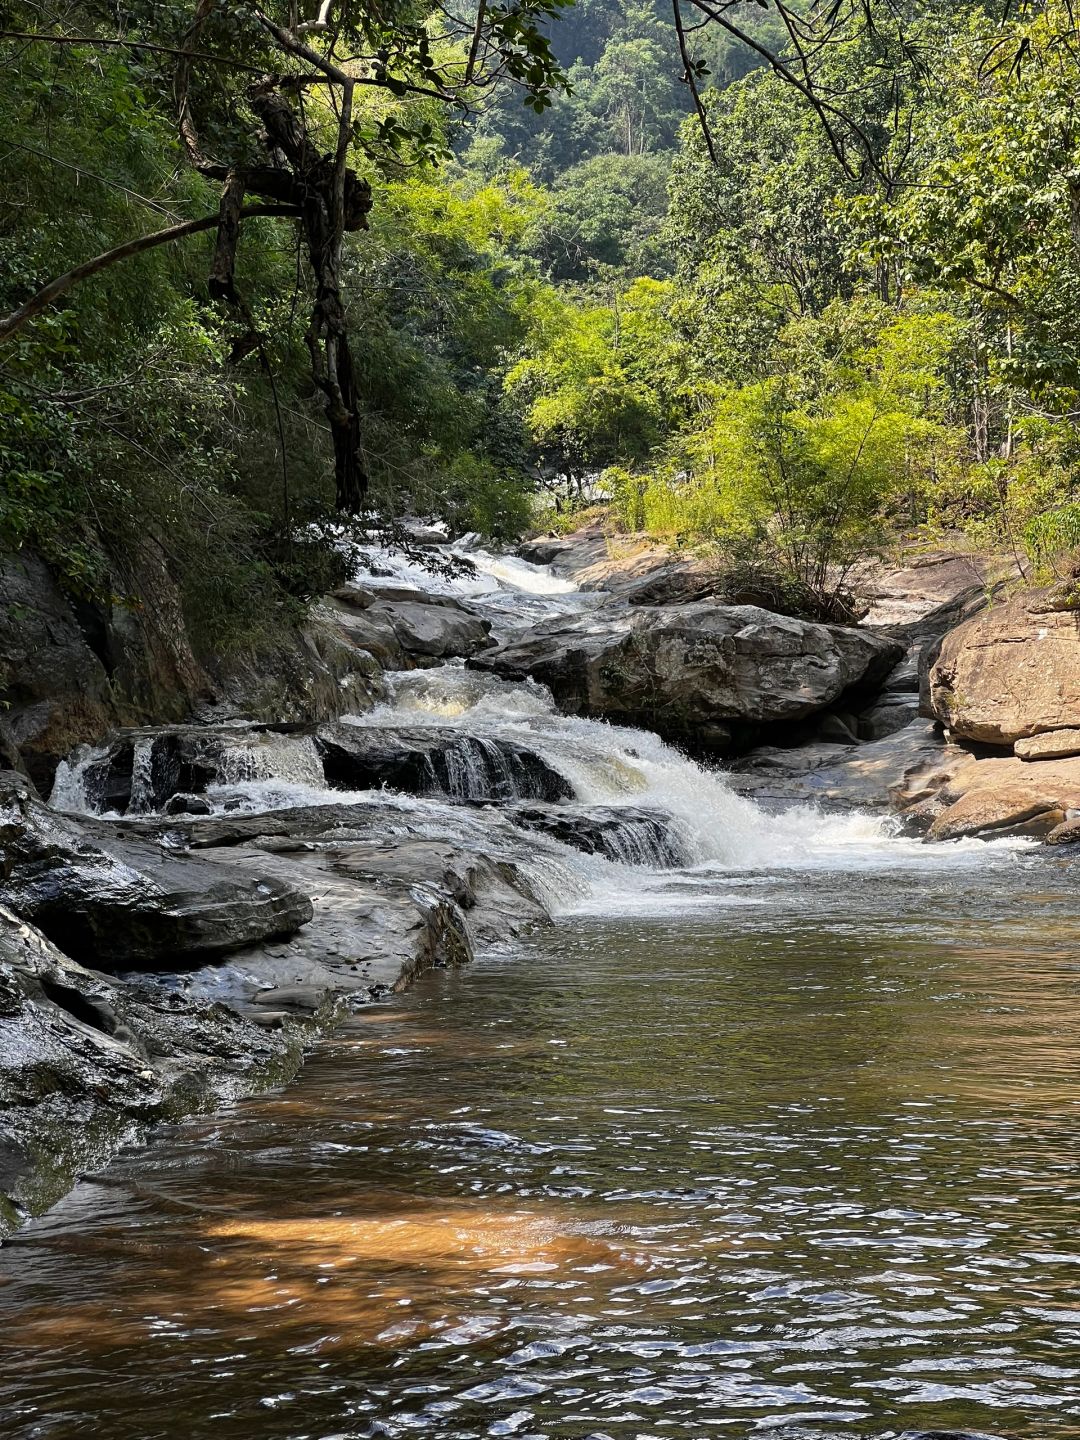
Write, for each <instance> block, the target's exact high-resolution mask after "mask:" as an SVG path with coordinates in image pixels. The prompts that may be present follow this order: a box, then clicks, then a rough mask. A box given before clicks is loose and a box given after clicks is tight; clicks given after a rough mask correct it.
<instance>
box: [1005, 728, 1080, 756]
mask: <svg viewBox="0 0 1080 1440" xmlns="http://www.w3.org/2000/svg"><path fill="white" fill-rule="evenodd" d="M1013 754H1015V755H1018V756H1019V757H1020V759H1021V760H1062V759H1064V758H1065V757H1066V756H1069V755H1080V730H1048V731H1047V732H1046V733H1045V734H1043V735H1031V736H1029V738H1028V739H1027V740H1017V742H1016V744H1015V745H1014V746H1013Z"/></svg>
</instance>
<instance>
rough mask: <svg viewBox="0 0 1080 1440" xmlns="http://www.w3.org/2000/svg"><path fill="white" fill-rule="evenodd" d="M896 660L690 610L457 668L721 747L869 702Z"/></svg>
mask: <svg viewBox="0 0 1080 1440" xmlns="http://www.w3.org/2000/svg"><path fill="white" fill-rule="evenodd" d="M902 653H903V652H902V647H901V646H900V645H899V644H898V643H897V642H896V641H894V640H891V639H888V638H885V637H882V636H879V635H875V634H872V633H870V632H867V631H863V630H857V629H851V628H847V627H843V626H838V625H818V624H813V623H811V622H808V621H804V620H796V619H792V618H789V617H787V616H781V615H774V614H772V613H771V612H770V611H767V610H760V609H758V608H756V607H755V606H748V605H747V606H722V605H713V604H710V603H709V602H707V601H698V602H695V603H691V604H686V605H670V606H665V607H664V608H662V609H658V608H648V607H646V606H638V607H633V608H631V607H627V609H626V610H625V611H620V610H605V611H603V612H602V613H601V614H600V615H598V616H596V617H592V618H589V619H586V620H573V621H567V622H564V623H562V624H560V625H552V626H548V627H546V628H545V629H544V630H543V631H542V632H539V631H535V632H530V633H529V634H527V635H525V636H524V637H522V638H520V639H516V640H513V641H511V642H510V643H508V644H506V645H502V646H499V647H498V648H496V649H494V650H491V651H488V652H486V653H485V654H482V655H478V656H475V657H474V658H473V659H472V660H470V661H469V664H470V665H471V666H473V667H475V668H478V669H485V670H492V671H494V672H495V673H496V674H498V675H501V676H503V677H505V678H507V679H512V680H520V679H524V678H526V677H527V676H530V675H531V676H533V677H534V678H535V679H537V680H539V681H541V682H542V683H543V684H545V685H547V686H549V687H550V689H551V690H552V692H553V693H554V695H555V697H556V699H557V700H558V701H559V702H560V704H561V705H562V706H563V708H564V709H568V710H570V711H572V712H576V713H580V714H586V715H596V716H603V717H607V718H609V719H612V720H622V721H626V722H628V723H631V724H637V725H642V726H645V727H647V728H650V729H653V730H656V731H657V732H658V733H659V734H661V735H664V736H666V737H668V738H672V739H677V740H690V741H691V742H695V741H696V742H697V743H699V744H700V743H711V744H712V745H713V747H714V748H718V749H723V748H725V747H726V745H727V743H728V741H727V735H728V734H729V733H732V732H733V733H735V734H739V733H742V734H744V735H745V734H752V733H753V732H754V731H755V730H756V729H757V728H759V727H760V726H762V725H773V724H777V723H778V722H780V723H782V722H791V721H795V720H801V719H804V718H805V717H807V716H810V715H813V714H815V713H818V712H820V711H823V710H826V709H830V708H832V707H833V706H834V705H835V702H836V701H837V700H838V699H840V697H841V696H846V695H847V694H848V693H849V692H853V693H857V692H859V691H863V692H865V693H867V694H870V693H873V691H874V689H875V688H876V686H877V685H878V684H879V683H880V682H881V680H882V679H884V677H885V675H887V674H888V672H889V671H890V670H891V669H892V668H893V666H894V665H895V664H896V662H897V660H898V659H900V657H901V655H902ZM718 725H719V727H720V729H719V731H716V730H714V729H712V727H716V726H718ZM704 736H710V740H709V741H703V737H704Z"/></svg>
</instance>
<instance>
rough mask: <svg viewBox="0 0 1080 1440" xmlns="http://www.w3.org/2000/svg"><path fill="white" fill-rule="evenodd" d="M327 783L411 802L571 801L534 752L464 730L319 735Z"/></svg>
mask: <svg viewBox="0 0 1080 1440" xmlns="http://www.w3.org/2000/svg"><path fill="white" fill-rule="evenodd" d="M317 745H318V749H319V752H320V755H321V758H322V763H323V770H324V773H325V775H326V780H327V782H328V784H330V785H331V786H333V787H335V788H339V789H342V790H367V789H371V788H377V787H378V786H380V785H385V786H388V787H389V788H390V789H392V790H402V791H405V792H406V793H407V794H410V795H446V796H449V797H450V798H451V799H455V800H467V801H473V802H476V801H484V800H514V799H533V800H566V799H569V798H570V796H571V795H572V794H573V790H572V787H571V786H570V784H569V782H568V781H567V780H565V779H564V778H563V776H561V775H560V774H559V773H558V772H557V771H556V770H553V769H552V767H551V766H550V765H549V764H547V762H546V761H544V760H543V759H542V758H541V757H540V756H539V755H538V754H536V752H535V751H532V750H530V749H528V748H527V747H526V746H524V745H520V744H516V743H515V742H513V741H510V740H504V739H498V738H495V739H492V738H488V737H483V736H475V735H462V734H461V732H460V731H457V730H451V729H447V730H444V731H443V730H437V729H433V728H430V727H428V728H424V729H417V730H409V729H404V728H400V727H395V728H393V729H390V728H378V727H375V726H360V725H337V726H334V727H333V728H332V729H325V730H322V731H320V732H319V735H318V738H317Z"/></svg>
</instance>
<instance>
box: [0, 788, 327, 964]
mask: <svg viewBox="0 0 1080 1440" xmlns="http://www.w3.org/2000/svg"><path fill="white" fill-rule="evenodd" d="M0 845H2V848H3V857H4V861H3V873H2V875H0V902H2V903H3V904H5V905H7V906H9V907H10V908H11V909H12V910H13V911H15V912H16V913H17V914H19V915H21V916H22V917H23V918H24V919H27V920H30V921H32V922H33V923H34V924H35V925H36V926H37V927H38V928H39V929H40V930H42V931H43V932H44V933H45V934H46V935H48V936H49V938H50V939H51V940H52V941H53V942H54V943H55V944H57V945H59V946H60V947H61V948H62V949H64V950H65V951H66V952H67V953H68V954H69V955H71V956H72V957H73V958H75V959H77V960H79V961H81V962H83V963H87V964H93V965H95V966H97V967H99V968H103V969H107V970H122V969H125V968H131V967H148V968H166V967H167V966H169V965H175V964H177V963H180V964H183V963H187V964H190V963H192V962H196V963H197V962H198V961H200V960H201V959H203V958H205V957H207V956H211V955H220V954H224V953H226V952H228V951H230V950H237V949H240V948H241V947H243V946H245V945H250V944H252V943H253V942H255V941H259V940H264V939H266V938H268V937H272V936H280V935H289V934H292V933H293V931H295V930H297V929H299V927H300V926H301V925H304V924H306V922H307V921H308V920H310V919H311V914H312V908H311V902H310V900H309V899H308V897H307V896H306V895H304V894H302V893H301V892H300V891H299V890H297V889H296V888H295V887H294V886H290V885H286V884H282V883H281V882H279V881H277V880H273V879H270V878H269V877H265V876H251V875H247V874H229V873H223V872H222V870H221V869H219V868H217V867H212V866H207V864H206V863H205V862H204V861H201V860H198V859H196V858H194V857H190V856H184V855H177V854H171V853H169V852H168V851H163V850H161V849H160V848H158V847H154V846H150V845H147V844H145V842H143V841H141V840H138V839H134V838H130V837H126V836H123V835H120V834H118V833H116V832H115V830H111V829H109V828H108V827H106V826H104V825H100V826H97V827H86V826H78V825H76V824H75V823H74V822H73V821H71V820H68V819H66V818H64V817H62V816H59V815H57V814H55V813H54V812H53V811H51V810H49V809H48V808H47V807H46V806H44V805H42V804H41V802H40V801H39V800H38V799H37V798H36V797H35V796H34V795H33V794H32V793H31V791H30V788H29V786H28V785H27V783H26V782H25V781H24V780H23V779H22V777H20V776H18V775H13V774H11V773H10V772H8V773H5V774H0Z"/></svg>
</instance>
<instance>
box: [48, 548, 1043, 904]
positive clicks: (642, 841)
mask: <svg viewBox="0 0 1080 1440" xmlns="http://www.w3.org/2000/svg"><path fill="white" fill-rule="evenodd" d="M353 558H354V561H355V564H356V570H357V576H358V578H361V579H362V578H363V577H364V575H365V574H367V575H368V577H369V578H371V579H372V583H374V582H375V579H376V578H378V577H380V576H381V577H382V578H383V579H384V582H385V578H386V577H387V573H388V572H389V577H390V578H391V579H392V580H393V581H394V583H396V584H399V585H400V584H401V583H408V584H410V585H411V586H413V587H415V588H422V589H426V590H428V591H431V592H433V593H436V594H443V595H446V594H454V595H458V596H463V595H464V596H468V597H469V598H470V599H471V600H472V601H473V602H474V603H476V604H477V605H478V606H481V607H482V609H483V613H484V614H485V615H488V616H490V617H492V618H493V621H494V622H495V623H496V624H497V625H503V626H505V627H509V628H512V627H514V626H520V625H522V624H528V623H537V616H540V617H544V616H546V617H547V618H548V619H550V618H552V617H557V616H559V615H563V614H566V613H568V611H569V610H572V609H573V608H574V607H579V609H580V608H581V607H584V606H586V605H595V604H604V603H606V601H605V599H604V597H602V596H596V595H588V596H586V595H583V594H582V593H581V592H579V591H577V590H576V588H575V587H574V586H573V584H572V583H571V582H569V581H564V580H562V579H559V578H558V577H555V576H553V575H552V574H551V572H550V571H547V570H544V569H543V568H542V567H538V566H533V565H528V564H526V562H524V561H517V560H508V559H505V558H502V559H497V558H496V557H492V556H490V555H487V554H486V553H485V552H483V551H479V550H475V549H470V550H469V551H468V553H467V554H466V555H465V556H464V559H463V560H462V557H461V556H460V555H459V556H457V558H458V559H459V560H462V564H461V565H460V566H459V567H458V568H457V569H456V570H454V571H452V572H450V573H446V572H444V573H441V574H439V575H435V576H433V575H431V574H429V573H428V572H427V571H426V570H424V569H422V568H421V567H420V566H418V565H416V564H415V563H414V562H413V561H411V560H407V559H405V558H403V557H400V556H392V555H390V556H388V555H386V554H385V553H384V552H381V551H376V550H375V549H374V548H373V547H365V548H363V549H360V550H357V551H356V552H355V553H354V557H353ZM365 567H366V569H365ZM386 681H387V687H388V698H387V699H386V700H385V701H384V702H383V703H381V704H380V705H378V706H376V707H375V708H374V709H373V710H371V711H370V712H368V713H367V714H364V715H353V716H344V717H342V720H341V722H340V725H341V726H348V727H353V728H355V730H357V731H364V730H368V731H371V732H372V733H371V734H370V735H369V736H367V737H362V736H360V735H357V736H356V737H355V740H356V746H355V752H354V751H353V750H350V742H351V738H352V737H342V736H340V735H333V734H328V733H326V732H323V733H322V734H321V735H320V736H319V737H318V738H317V737H315V736H313V735H311V734H306V735H305V734H297V733H289V734H285V733H279V732H276V731H272V732H271V731H267V730H265V729H263V728H260V727H255V726H248V725H243V724H241V723H236V724H234V725H231V726H218V727H206V728H205V729H201V728H200V727H197V726H190V727H171V728H166V729H162V730H160V731H156V732H155V731H137V732H131V731H129V732H122V733H121V734H120V735H119V736H117V737H114V738H113V739H112V740H111V741H110V742H108V743H107V744H105V745H102V746H98V747H86V746H84V747H81V748H80V749H79V750H78V751H77V752H76V753H75V754H73V755H72V756H71V758H70V759H69V760H68V761H65V762H64V763H63V764H61V766H60V767H59V769H58V771H57V774H56V783H55V786H54V789H53V794H52V802H53V804H54V805H55V806H57V808H59V809H64V810H74V811H81V812H88V813H95V814H106V815H110V814H117V813H120V814H124V813H130V814H150V813H156V812H157V813H160V812H166V807H167V805H168V802H169V799H170V798H171V797H173V796H175V795H177V794H186V793H189V792H191V793H195V794H197V795H198V796H200V797H201V803H202V804H204V805H205V806H208V807H209V808H211V809H212V810H213V811H215V812H219V813H220V812H222V811H232V810H243V811H246V812H249V813H257V812H260V811H266V810H271V809H282V808H286V807H290V806H311V805H326V806H334V807H338V808H339V809H340V807H346V808H347V809H348V810H350V811H351V813H352V814H353V815H355V817H356V819H355V824H356V826H358V827H359V828H361V829H362V830H363V832H364V834H365V836H369V837H370V838H372V839H374V840H380V841H385V842H387V843H394V842H395V841H396V840H399V839H405V838H419V839H424V840H430V841H433V842H439V843H442V842H449V843H451V844H453V845H456V846H459V847H460V848H462V849H463V850H466V851H469V850H474V851H476V852H478V853H483V854H487V855H490V856H491V857H492V858H494V859H496V860H498V861H500V862H502V861H505V862H506V863H507V864H511V865H515V866H517V867H519V869H522V870H524V871H525V873H526V874H527V875H528V877H529V879H530V881H531V883H533V884H534V886H535V888H536V890H537V893H538V895H539V896H540V897H541V898H542V900H543V901H544V903H546V904H547V905H548V907H549V908H550V909H553V910H565V909H567V908H573V909H576V910H581V909H583V908H588V907H589V906H590V905H595V906H600V907H601V908H604V907H607V906H611V905H617V906H620V907H623V908H629V909H630V910H633V909H634V908H635V907H640V908H644V909H649V908H654V907H655V906H656V905H658V904H659V905H663V904H669V905H670V904H671V903H673V897H675V898H676V899H677V901H678V903H680V904H682V903H701V902H702V901H704V900H708V901H709V903H718V901H717V897H718V895H719V894H721V893H722V891H723V885H724V881H723V879H722V878H721V872H724V873H727V872H744V873H745V872H746V871H753V870H777V869H784V870H789V871H798V870H802V869H809V868H815V867H821V868H843V869H848V870H852V869H858V868H860V867H865V868H867V869H873V868H874V867H875V866H878V865H880V863H881V861H882V858H883V851H886V850H887V852H888V863H889V864H890V865H897V864H906V863H911V864H913V865H919V864H921V863H922V860H921V858H920V857H921V856H922V855H923V854H924V852H923V851H922V847H921V844H920V842H918V841H915V840H903V839H899V838H897V837H896V835H895V833H894V826H893V822H891V821H890V820H889V819H887V818H882V817H880V816H869V815H862V814H853V813H849V814H845V815H827V814H823V813H821V812H820V811H818V810H817V809H816V808H814V807H812V806H808V805H793V806H790V807H788V808H786V809H774V810H766V809H764V808H763V807H761V806H760V805H758V804H756V803H754V802H753V801H751V800H748V799H744V798H742V797H741V796H739V795H737V794H735V793H734V791H733V790H732V789H731V787H730V785H729V783H728V781H727V779H726V777H725V776H724V774H723V773H722V771H721V770H719V769H717V768H714V767H712V766H709V765H707V764H700V763H698V762H696V761H694V760H691V759H689V758H688V757H687V756H685V755H683V754H682V753H680V752H679V751H678V750H677V749H675V748H674V747H672V746H670V745H667V744H665V743H664V742H663V741H662V740H660V739H659V738H658V737H657V736H656V735H654V734H651V733H649V732H647V731H643V730H636V729H633V728H630V727H628V726H622V725H613V724H608V723H606V722H604V721H599V720H588V719H583V718H581V717H579V716H568V715H563V714H560V713H559V711H558V710H557V708H556V706H555V703H554V701H553V699H552V697H551V694H550V693H549V692H548V691H547V690H546V689H545V688H544V687H543V686H542V685H539V684H537V683H536V682H535V681H532V680H525V681H508V680H503V679H501V678H499V677H497V676H495V675H491V674H488V673H486V672H482V671H472V670H466V669H465V668H464V666H463V665H461V664H460V663H449V664H443V665H436V666H433V667H432V668H430V669H421V670H411V671H402V672H397V673H393V674H389V675H387V676H386ZM342 786H346V787H350V788H342ZM362 787H367V788H362ZM327 824H328V825H332V824H337V825H344V826H345V827H347V828H349V829H351V828H353V826H352V824H351V823H350V821H349V820H348V818H344V819H343V818H341V817H338V818H334V819H333V820H331V819H330V818H329V817H328V820H327ZM1020 843H1022V842H1014V841H1002V842H999V844H1001V845H1009V846H1015V845H1018V844H1020ZM984 849H985V846H984V845H983V843H982V842H979V841H961V842H956V843H955V844H954V845H952V846H949V847H938V850H937V853H936V857H935V858H936V868H939V869H940V868H941V866H942V865H943V864H948V863H950V861H954V862H956V863H960V864H964V863H967V862H966V861H965V860H964V859H963V857H964V856H965V855H970V854H972V853H975V852H977V851H982V850H984ZM743 903H749V902H746V901H745V900H744V902H743Z"/></svg>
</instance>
